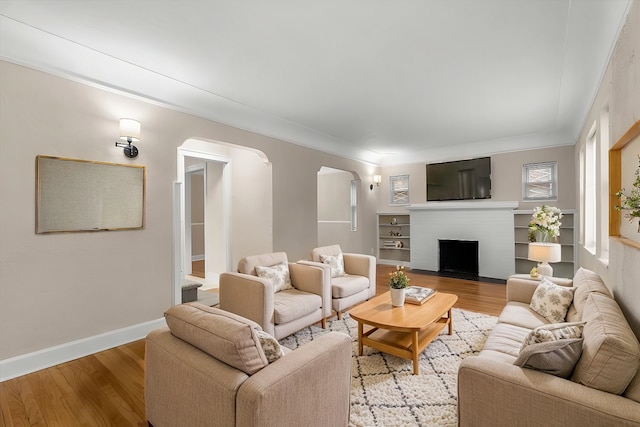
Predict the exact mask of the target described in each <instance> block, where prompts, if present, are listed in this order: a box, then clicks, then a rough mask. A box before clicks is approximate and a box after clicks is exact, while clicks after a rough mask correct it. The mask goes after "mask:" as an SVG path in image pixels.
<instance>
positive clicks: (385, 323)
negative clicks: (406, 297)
mask: <svg viewBox="0 0 640 427" xmlns="http://www.w3.org/2000/svg"><path fill="white" fill-rule="evenodd" d="M456 301H458V296H457V295H453V294H445V293H443V292H437V293H436V294H435V295H434V296H433V297H432V298H431V299H429V301H427V302H425V303H424V304H422V305H417V304H409V303H405V304H404V306H402V307H393V306H392V305H391V293H390V292H386V293H384V294H382V295H379V296H377V297H375V298H371V299H370V300H369V301H366V302H364V303H362V304H360V305H357V306H356V307H353V308H352V309H351V310H349V315H350V316H351V317H352V318H354V319H355V320H356V321H357V322H358V354H359V355H360V356H362V347H363V346H365V345H366V346H369V347H372V348H375V349H378V350H380V351H383V352H385V353H389V354H393V355H394V356H398V357H402V358H403V359H409V360H413V373H414V374H418V355H419V354H420V353H421V352H422V350H424V349H425V347H427V346H428V345H429V343H430V342H431V341H433V339H434V338H435V337H436V336H438V334H439V333H440V331H442V329H444V327H445V326H447V325H449V335H451V334H452V333H453V323H452V317H451V308H452V307H453V305H454V304H455V303H456ZM365 325H368V326H371V329H368V330H367V331H366V332H365V331H364V326H365Z"/></svg>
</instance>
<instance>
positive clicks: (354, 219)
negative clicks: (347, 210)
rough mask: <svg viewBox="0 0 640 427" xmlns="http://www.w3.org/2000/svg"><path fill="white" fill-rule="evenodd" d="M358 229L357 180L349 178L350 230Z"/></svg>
mask: <svg viewBox="0 0 640 427" xmlns="http://www.w3.org/2000/svg"><path fill="white" fill-rule="evenodd" d="M357 230H358V181H356V180H355V179H352V180H351V231H357Z"/></svg>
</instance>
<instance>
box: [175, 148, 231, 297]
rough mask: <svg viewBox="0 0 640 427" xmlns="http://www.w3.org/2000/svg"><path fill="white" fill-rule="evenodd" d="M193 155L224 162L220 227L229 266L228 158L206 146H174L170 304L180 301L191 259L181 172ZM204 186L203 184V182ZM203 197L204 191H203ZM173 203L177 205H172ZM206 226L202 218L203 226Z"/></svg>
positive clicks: (229, 192)
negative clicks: (172, 262)
mask: <svg viewBox="0 0 640 427" xmlns="http://www.w3.org/2000/svg"><path fill="white" fill-rule="evenodd" d="M186 157H194V158H199V159H202V160H205V161H208V160H211V161H215V162H219V163H222V164H223V165H224V167H223V170H222V205H223V206H222V216H223V223H224V224H225V225H224V227H223V230H222V234H223V239H224V244H223V246H224V253H225V262H224V264H225V267H226V270H227V271H229V270H230V268H231V159H230V158H229V157H227V156H222V155H219V154H214V153H211V152H210V151H207V150H206V149H193V148H185V147H178V150H177V174H176V175H177V176H176V182H175V186H174V187H175V188H176V190H177V192H178V193H179V194H177V195H176V196H174V214H176V213H177V214H178V215H179V216H178V221H174V227H175V228H176V229H175V230H174V245H176V250H174V258H175V259H174V271H175V274H174V284H173V289H174V292H173V304H174V305H177V304H181V303H182V283H183V280H184V277H185V272H186V271H187V268H186V263H187V262H191V259H189V260H187V259H186V251H185V248H186V239H185V227H186V224H187V222H186V197H185V187H186V186H185V174H186V172H187V170H186V169H187V168H185V158H186ZM205 188H206V185H205ZM205 198H206V194H205ZM175 204H177V206H175ZM206 228H207V225H206V220H205V229H206ZM206 251H207V249H206V245H205V253H206Z"/></svg>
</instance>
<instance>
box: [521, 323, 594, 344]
mask: <svg viewBox="0 0 640 427" xmlns="http://www.w3.org/2000/svg"><path fill="white" fill-rule="evenodd" d="M583 329H584V322H574V323H552V324H549V325H544V326H539V327H537V328H535V329H534V330H533V331H531V332H529V335H527V337H526V338H525V339H524V341H523V342H522V348H524V347H526V346H528V345H531V344H536V343H542V342H548V341H557V340H562V339H575V338H582V331H583Z"/></svg>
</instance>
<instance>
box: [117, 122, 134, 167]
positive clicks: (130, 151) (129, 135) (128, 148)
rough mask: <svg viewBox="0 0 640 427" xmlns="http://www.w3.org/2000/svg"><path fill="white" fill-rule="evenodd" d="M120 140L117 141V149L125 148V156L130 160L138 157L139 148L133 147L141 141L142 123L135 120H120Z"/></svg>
mask: <svg viewBox="0 0 640 427" xmlns="http://www.w3.org/2000/svg"><path fill="white" fill-rule="evenodd" d="M120 140H122V141H125V142H119V141H116V147H120V148H124V155H125V156H127V157H128V158H130V159H135V158H136V157H138V148H137V147H136V146H135V145H131V143H132V142H135V141H140V122H139V121H137V120H133V119H120Z"/></svg>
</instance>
